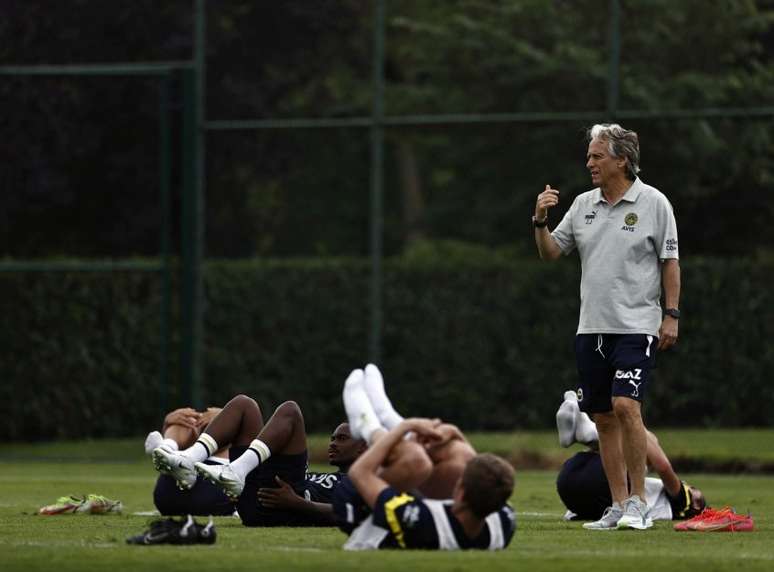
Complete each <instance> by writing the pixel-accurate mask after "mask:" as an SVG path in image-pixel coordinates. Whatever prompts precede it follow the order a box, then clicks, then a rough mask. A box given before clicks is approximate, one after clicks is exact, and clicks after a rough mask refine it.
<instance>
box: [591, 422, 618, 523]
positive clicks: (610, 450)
mask: <svg viewBox="0 0 774 572" xmlns="http://www.w3.org/2000/svg"><path fill="white" fill-rule="evenodd" d="M594 421H595V422H596V425H597V431H598V433H599V456H600V457H601V458H602V466H603V467H604V469H605V476H606V477H607V481H608V486H609V487H610V496H611V497H612V500H613V504H612V505H610V507H609V508H608V509H607V510H606V511H605V512H604V513H603V514H602V518H600V519H599V520H597V521H594V522H587V523H585V524H584V525H583V528H586V529H588V530H613V529H615V528H616V526H617V525H618V521H619V520H620V518H621V517H622V516H623V506H622V503H623V501H624V500H625V499H626V498H627V497H628V489H627V486H626V468H625V466H624V456H623V451H622V450H621V429H620V427H619V426H618V420H617V419H616V417H615V414H614V413H613V412H607V413H595V414H594Z"/></svg>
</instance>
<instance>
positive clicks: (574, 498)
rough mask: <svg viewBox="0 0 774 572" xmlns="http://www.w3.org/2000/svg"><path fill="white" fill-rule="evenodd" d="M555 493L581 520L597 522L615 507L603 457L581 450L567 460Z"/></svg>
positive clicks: (560, 473)
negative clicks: (607, 509) (603, 464)
mask: <svg viewBox="0 0 774 572" xmlns="http://www.w3.org/2000/svg"><path fill="white" fill-rule="evenodd" d="M556 492H557V493H559V498H561V499H562V502H563V503H564V506H566V507H567V510H571V511H572V512H574V513H575V514H576V515H577V518H578V519H583V520H597V519H599V518H600V517H601V516H602V513H603V512H604V511H605V509H606V508H607V507H609V506H610V505H611V504H613V498H612V496H611V495H610V486H609V485H608V483H607V477H606V476H605V469H604V468H603V467H602V458H601V457H600V456H599V454H598V453H594V452H591V451H582V452H580V453H577V454H575V455H574V456H572V457H570V458H569V459H567V461H565V463H564V465H562V470H561V471H559V476H558V477H557V478H556Z"/></svg>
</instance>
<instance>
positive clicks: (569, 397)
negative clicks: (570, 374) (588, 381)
mask: <svg viewBox="0 0 774 572" xmlns="http://www.w3.org/2000/svg"><path fill="white" fill-rule="evenodd" d="M564 400H565V401H575V402H576V403H577V402H578V394H577V392H575V391H573V390H569V391H565V392H564Z"/></svg>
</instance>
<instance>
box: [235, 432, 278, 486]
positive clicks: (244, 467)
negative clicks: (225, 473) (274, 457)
mask: <svg viewBox="0 0 774 572" xmlns="http://www.w3.org/2000/svg"><path fill="white" fill-rule="evenodd" d="M269 457H271V450H270V449H269V446H268V445H267V444H266V443H264V442H263V441H261V440H260V439H253V440H252V442H251V443H250V447H248V449H247V451H245V452H244V453H242V454H241V455H240V456H239V458H237V459H235V460H234V462H233V463H230V467H231V470H232V471H234V472H235V473H236V474H237V475H239V477H240V478H241V479H242V480H244V479H245V477H247V474H248V473H249V472H250V471H252V470H253V469H255V468H256V467H257V466H258V465H260V464H261V463H265V462H266V459H268V458H269Z"/></svg>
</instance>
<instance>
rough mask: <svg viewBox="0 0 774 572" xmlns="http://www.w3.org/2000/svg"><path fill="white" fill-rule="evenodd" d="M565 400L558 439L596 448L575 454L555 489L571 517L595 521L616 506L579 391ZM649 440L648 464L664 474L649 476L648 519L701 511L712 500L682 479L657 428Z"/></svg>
mask: <svg viewBox="0 0 774 572" xmlns="http://www.w3.org/2000/svg"><path fill="white" fill-rule="evenodd" d="M564 398H565V400H564V402H563V403H562V404H561V405H560V406H559V410H558V411H557V412H556V426H557V429H558V431H559V443H560V444H561V445H562V446H563V447H569V446H570V445H572V444H573V443H575V442H579V443H583V444H585V445H588V446H589V447H590V448H591V449H592V450H589V451H581V452H579V453H576V454H575V455H574V456H572V457H570V458H569V459H568V460H567V461H566V462H565V463H564V465H563V466H562V469H561V471H560V472H559V476H558V477H557V479H556V490H557V492H558V493H559V497H560V498H561V499H562V502H563V503H564V505H565V506H566V507H567V514H566V515H565V518H566V519H567V520H576V519H578V520H580V519H583V520H594V521H596V520H597V519H599V518H601V517H602V515H603V514H604V513H605V512H606V511H608V510H610V507H611V506H612V504H613V500H612V497H611V495H610V487H609V486H608V482H607V477H606V476H605V471H604V469H603V467H602V458H601V456H600V455H599V453H598V452H597V441H598V435H597V428H596V425H595V424H594V422H593V421H592V420H591V419H590V418H589V416H588V415H587V414H586V413H584V412H582V411H580V408H579V407H578V398H577V395H576V394H575V392H573V391H567V392H565V394H564ZM647 439H648V441H647V460H648V465H650V467H651V468H652V469H653V470H654V471H655V472H656V473H658V475H659V477H660V478H658V479H656V478H651V477H648V478H646V479H645V496H646V500H647V503H648V507H649V512H648V517H649V518H651V519H652V520H676V519H685V518H691V517H693V516H695V515H697V514H699V513H700V512H701V511H702V510H703V509H704V507H705V506H706V504H707V502H706V500H705V498H704V494H703V493H702V492H701V491H700V490H699V489H697V488H696V487H693V486H690V485H688V484H687V483H685V482H684V481H681V480H680V478H679V477H678V476H677V474H676V473H675V471H674V469H672V463H671V462H670V461H669V458H668V457H667V456H666V453H664V450H663V449H662V448H661V445H659V442H658V439H657V438H656V436H655V435H654V434H653V433H652V432H650V431H648V432H647ZM599 530H604V529H599Z"/></svg>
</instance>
